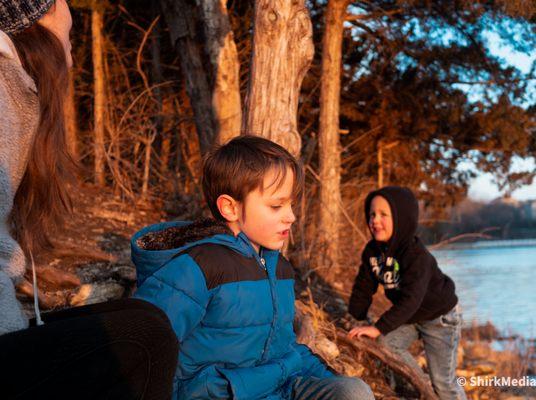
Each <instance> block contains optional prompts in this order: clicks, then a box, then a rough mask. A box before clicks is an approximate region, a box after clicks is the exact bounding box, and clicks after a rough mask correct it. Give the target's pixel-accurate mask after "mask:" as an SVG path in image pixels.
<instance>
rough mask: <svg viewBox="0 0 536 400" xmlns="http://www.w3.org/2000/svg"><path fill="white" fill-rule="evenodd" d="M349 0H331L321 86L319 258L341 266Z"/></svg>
mask: <svg viewBox="0 0 536 400" xmlns="http://www.w3.org/2000/svg"><path fill="white" fill-rule="evenodd" d="M348 3H349V1H348V0H329V2H328V5H327V8H326V11H325V28H324V38H323V41H322V78H321V79H322V81H321V87H320V131H319V143H318V144H319V148H318V156H319V161H320V171H319V172H320V237H319V242H320V244H321V249H322V251H321V252H319V256H320V257H319V260H318V262H320V263H322V264H323V265H324V266H331V267H338V256H339V242H340V241H339V230H340V220H341V216H342V213H341V207H342V201H341V184H340V181H341V153H340V151H341V150H340V142H339V102H340V92H341V65H342V64H341V58H342V56H341V55H342V38H343V22H344V18H345V15H346V8H347V6H348Z"/></svg>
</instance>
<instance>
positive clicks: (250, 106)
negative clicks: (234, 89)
mask: <svg viewBox="0 0 536 400" xmlns="http://www.w3.org/2000/svg"><path fill="white" fill-rule="evenodd" d="M313 54H314V46H313V38H312V26H311V19H310V17H309V12H308V10H307V8H306V7H305V0H296V1H292V2H289V1H284V0H257V1H256V2H255V23H254V34H253V56H252V61H251V69H250V71H251V72H250V77H249V87H248V94H247V98H246V101H245V118H244V121H243V132H246V133H250V134H255V135H259V136H263V137H266V138H268V139H271V140H273V141H275V142H277V143H279V144H281V145H282V146H283V147H285V148H286V149H287V150H289V151H290V152H291V153H292V154H293V155H295V156H299V154H300V149H301V137H300V134H299V133H298V123H297V114H298V100H299V94H300V87H301V83H302V80H303V78H304V76H305V74H306V72H307V70H308V69H309V65H310V63H311V60H312V59H313Z"/></svg>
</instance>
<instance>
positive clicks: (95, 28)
mask: <svg viewBox="0 0 536 400" xmlns="http://www.w3.org/2000/svg"><path fill="white" fill-rule="evenodd" d="M102 30H103V15H102V10H100V9H99V6H98V4H97V2H96V1H94V2H93V8H92V11H91V36H92V53H93V81H94V106H93V120H94V121H93V123H94V135H95V141H94V151H95V169H94V173H95V183H97V184H98V185H100V186H104V185H105V183H106V179H105V175H104V162H105V154H104V151H105V149H104V112H105V107H106V92H105V78H104V58H103V52H104V40H103V35H102Z"/></svg>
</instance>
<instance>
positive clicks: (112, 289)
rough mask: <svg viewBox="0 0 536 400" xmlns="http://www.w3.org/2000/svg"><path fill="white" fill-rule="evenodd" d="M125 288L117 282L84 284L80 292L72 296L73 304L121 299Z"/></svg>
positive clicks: (71, 301) (80, 304) (71, 303)
mask: <svg viewBox="0 0 536 400" xmlns="http://www.w3.org/2000/svg"><path fill="white" fill-rule="evenodd" d="M124 292H125V288H123V286H121V285H120V284H118V283H116V282H104V283H93V284H86V285H82V286H81V287H80V289H79V290H78V292H77V293H76V294H75V295H74V296H72V297H71V299H70V305H71V306H82V305H86V304H95V303H101V302H105V301H109V300H116V299H120V298H121V297H122V296H123V293H124Z"/></svg>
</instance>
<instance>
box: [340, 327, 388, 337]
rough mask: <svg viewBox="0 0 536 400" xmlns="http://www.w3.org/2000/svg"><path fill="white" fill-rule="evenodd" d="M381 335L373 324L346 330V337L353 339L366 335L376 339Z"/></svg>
mask: <svg viewBox="0 0 536 400" xmlns="http://www.w3.org/2000/svg"><path fill="white" fill-rule="evenodd" d="M380 335H381V332H380V331H379V330H378V328H376V327H375V326H356V327H355V328H353V329H352V330H351V331H350V332H348V337H349V338H350V339H353V338H355V337H358V338H360V337H362V336H368V337H369V338H371V339H376V338H377V337H378V336H380Z"/></svg>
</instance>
